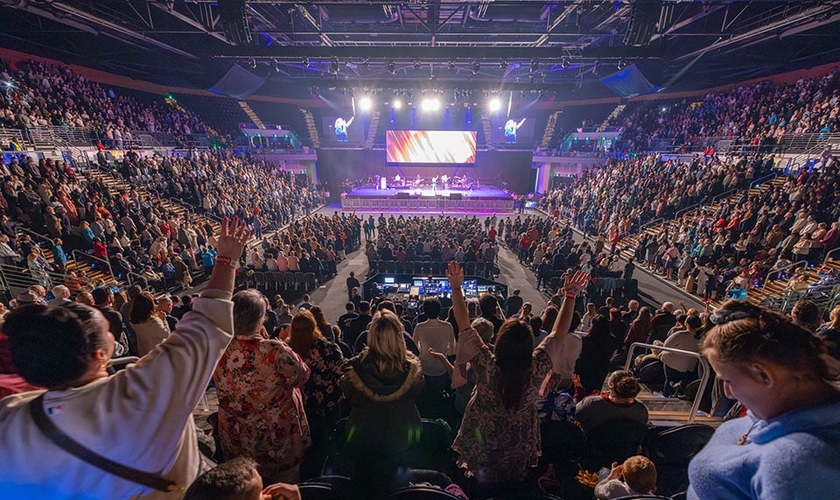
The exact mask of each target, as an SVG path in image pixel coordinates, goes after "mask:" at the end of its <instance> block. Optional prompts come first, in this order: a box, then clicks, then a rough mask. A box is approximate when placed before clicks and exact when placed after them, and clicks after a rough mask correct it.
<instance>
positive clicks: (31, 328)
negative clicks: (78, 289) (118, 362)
mask: <svg viewBox="0 0 840 500" xmlns="http://www.w3.org/2000/svg"><path fill="white" fill-rule="evenodd" d="M95 314H96V310H95V309H93V308H91V307H88V306H85V305H82V304H78V303H73V302H71V303H67V304H64V305H61V306H52V307H47V306H42V305H31V306H25V307H22V308H19V309H15V310H14V311H12V312H10V313H9V314H8V315H7V316H6V321H5V323H3V333H4V334H5V335H7V336H8V337H9V341H10V342H11V351H12V363H13V364H14V366H15V368H16V369H17V371H18V373H19V374H20V376H21V377H23V379H24V380H26V381H27V382H28V383H30V384H32V385H37V386H40V387H46V388H48V389H49V388H52V387H59V386H63V385H67V384H70V383H72V382H74V381H76V380H78V379H79V378H80V377H81V376H82V375H84V373H85V372H86V371H87V369H88V366H90V361H91V358H92V356H93V354H94V353H95V352H96V351H97V350H98V349H105V348H106V345H107V344H106V339H105V336H103V335H102V333H101V325H100V324H98V322H96V321H94V320H95V319H96V318H97V316H96V315H95Z"/></svg>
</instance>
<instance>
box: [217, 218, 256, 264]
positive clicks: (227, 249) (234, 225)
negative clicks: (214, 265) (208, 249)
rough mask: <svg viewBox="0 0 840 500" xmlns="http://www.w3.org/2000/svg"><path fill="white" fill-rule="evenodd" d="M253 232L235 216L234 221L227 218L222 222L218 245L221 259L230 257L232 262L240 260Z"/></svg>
mask: <svg viewBox="0 0 840 500" xmlns="http://www.w3.org/2000/svg"><path fill="white" fill-rule="evenodd" d="M250 236H251V232H250V231H249V230H248V227H247V225H246V224H245V223H244V222H240V221H239V217H237V216H234V217H233V220H232V221H228V219H227V218H225V220H223V221H222V232H221V235H220V236H219V241H218V242H217V243H216V251H217V252H218V254H219V257H228V258H230V259H231V260H234V261H236V260H239V257H240V256H241V255H242V250H243V249H244V248H245V245H246V244H247V243H248V238H249V237H250Z"/></svg>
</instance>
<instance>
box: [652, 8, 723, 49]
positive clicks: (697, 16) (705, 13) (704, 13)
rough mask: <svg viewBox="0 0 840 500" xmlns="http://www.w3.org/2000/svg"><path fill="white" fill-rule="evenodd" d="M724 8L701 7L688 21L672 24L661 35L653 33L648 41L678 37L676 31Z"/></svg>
mask: <svg viewBox="0 0 840 500" xmlns="http://www.w3.org/2000/svg"><path fill="white" fill-rule="evenodd" d="M725 7H726V6H725V5H712V6H708V7H706V6H703V7H702V8H701V9H700V12H699V13H697V14H695V15H693V16H691V17H689V18H688V19H684V20H682V21H679V22H677V23H675V24H673V25H672V26H670V27H668V29H666V30H665V31H664V32H662V33H654V34H653V36H651V37H650V41H651V42H653V41H656V40H659V39H660V38H662V37H664V36H667V35H670V34H675V35H679V33H676V31H677V30H680V29H682V28H685V27H686V26H689V25H691V24H694V23H695V22H697V21H699V20H701V19H704V18H706V17H707V16H709V15H711V14H714V13H715V12H717V11H719V10H721V9H723V8H725Z"/></svg>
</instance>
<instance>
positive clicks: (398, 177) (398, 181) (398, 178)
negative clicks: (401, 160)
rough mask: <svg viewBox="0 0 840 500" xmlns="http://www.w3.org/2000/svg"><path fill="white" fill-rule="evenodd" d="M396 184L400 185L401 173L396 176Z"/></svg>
mask: <svg viewBox="0 0 840 500" xmlns="http://www.w3.org/2000/svg"><path fill="white" fill-rule="evenodd" d="M394 185H395V186H397V187H399V185H400V174H397V175H395V176H394Z"/></svg>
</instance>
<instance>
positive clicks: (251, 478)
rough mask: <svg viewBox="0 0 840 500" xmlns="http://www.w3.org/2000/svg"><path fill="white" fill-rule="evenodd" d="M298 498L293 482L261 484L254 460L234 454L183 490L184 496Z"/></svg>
mask: <svg viewBox="0 0 840 500" xmlns="http://www.w3.org/2000/svg"><path fill="white" fill-rule="evenodd" d="M275 498H284V499H286V500H300V498H301V496H300V489H299V488H298V487H297V486H295V485H293V484H286V483H274V484H272V485H269V486H266V487H263V479H262V476H260V473H259V471H257V462H255V461H254V460H253V459H251V458H246V457H237V458H234V459H233V460H230V461H228V462H224V463H221V464H219V465H217V466H216V467H214V468H212V469H210V470H209V471H207V472H205V473H204V474H202V475H200V476H198V478H196V480H195V481H194V482H193V484H192V485H190V487H189V488H188V489H187V492H186V493H185V494H184V500H273V499H275Z"/></svg>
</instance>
